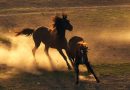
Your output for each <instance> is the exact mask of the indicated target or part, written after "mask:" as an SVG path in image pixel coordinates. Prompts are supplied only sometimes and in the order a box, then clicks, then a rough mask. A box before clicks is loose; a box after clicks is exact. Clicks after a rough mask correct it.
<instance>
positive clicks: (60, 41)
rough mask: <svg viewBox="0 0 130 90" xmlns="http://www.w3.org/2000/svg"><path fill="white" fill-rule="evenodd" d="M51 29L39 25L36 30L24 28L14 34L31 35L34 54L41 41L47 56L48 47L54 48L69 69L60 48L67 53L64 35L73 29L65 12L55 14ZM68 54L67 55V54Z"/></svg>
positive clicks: (69, 67)
mask: <svg viewBox="0 0 130 90" xmlns="http://www.w3.org/2000/svg"><path fill="white" fill-rule="evenodd" d="M52 26H53V29H49V28H47V27H44V26H42V27H39V28H37V29H36V30H33V29H30V28H25V29H23V30H22V31H21V32H17V34H16V36H19V35H26V36H29V35H32V36H33V40H34V44H35V46H34V48H33V49H32V53H33V55H34V56H35V52H36V50H37V49H38V47H39V46H40V44H41V42H42V43H43V44H45V49H44V51H45V53H46V54H47V56H48V57H49V53H48V50H49V48H55V49H57V50H58V52H59V53H60V54H61V55H62V57H63V58H64V60H65V61H66V64H67V66H68V69H71V66H70V65H69V63H68V61H67V57H66V56H65V54H64V53H63V51H62V49H64V50H65V52H66V54H67V55H68V45H67V40H66V37H65V31H66V30H69V31H72V30H73V26H72V25H71V24H70V21H69V20H68V18H67V15H66V14H62V17H60V16H57V15H56V16H55V17H54V18H53V25H52ZM68 56H69V55H68Z"/></svg>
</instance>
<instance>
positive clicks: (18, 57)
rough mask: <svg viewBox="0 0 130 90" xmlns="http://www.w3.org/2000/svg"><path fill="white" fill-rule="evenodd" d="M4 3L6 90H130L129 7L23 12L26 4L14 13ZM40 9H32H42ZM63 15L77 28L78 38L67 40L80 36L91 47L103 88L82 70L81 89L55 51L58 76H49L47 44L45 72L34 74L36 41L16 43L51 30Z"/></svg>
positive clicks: (0, 81)
mask: <svg viewBox="0 0 130 90" xmlns="http://www.w3.org/2000/svg"><path fill="white" fill-rule="evenodd" d="M13 1H14V2H15V4H17V3H18V2H17V1H16V0H13ZM24 1H26V2H27V0H24ZM43 1H44V0H41V2H43ZM48 1H50V0H48ZM75 1H76V0H75ZM106 1H108V0H106ZM127 1H128V0H127ZM3 3H6V0H2V1H0V5H2V6H1V7H0V90H130V72H129V71H130V53H129V52H130V31H129V29H130V26H129V25H130V6H129V5H117V6H114V5H113V6H92V7H91V6H89V7H80V5H79V7H62V8H58V7H56V8H52V7H51V8H46V7H42V4H41V6H39V7H28V5H25V6H24V7H22V1H21V4H19V5H18V6H13V7H12V6H8V4H9V5H11V4H10V3H9V2H8V3H6V4H7V5H6V6H5V8H4V5H3ZM11 3H13V2H11ZM23 3H24V2H23ZM35 3H37V1H34V2H30V3H29V5H31V4H32V5H34V6H37V5H38V4H35ZM70 3H71V2H70ZM76 3H77V2H76ZM52 4H53V3H52ZM81 4H82V3H81ZM66 5H67V6H68V4H66ZM66 5H65V6H66ZM48 6H49V5H48ZM72 6H73V5H72ZM62 12H65V13H67V14H68V19H69V20H70V22H71V23H72V24H73V27H74V30H73V31H72V32H68V31H67V32H66V38H67V40H69V39H70V38H71V37H72V36H75V35H76V36H81V37H83V38H84V39H85V41H87V42H88V43H89V48H90V50H89V53H88V56H89V60H90V62H91V63H92V65H93V68H94V70H95V72H96V74H97V76H98V77H99V79H100V81H101V82H100V83H96V82H95V79H94V78H93V77H90V76H87V73H86V72H85V71H84V70H85V69H84V67H81V68H80V69H81V70H83V71H82V72H81V73H80V84H79V85H75V84H74V80H75V79H74V78H75V74H74V71H73V70H72V71H68V70H67V67H66V66H65V64H62V63H64V61H62V59H63V58H62V57H61V56H60V55H59V54H58V53H57V52H56V51H55V50H53V49H51V50H50V52H51V53H50V54H51V56H52V57H53V62H55V66H57V67H56V68H57V70H56V71H53V70H48V67H47V66H46V65H48V62H46V61H47V60H48V59H47V57H46V56H45V55H44V54H43V48H44V45H43V44H42V45H41V47H40V49H39V50H38V52H37V55H36V58H37V61H38V63H40V64H39V67H40V69H39V68H32V67H33V64H32V61H33V57H32V53H31V49H32V48H33V41H32V38H31V37H29V38H28V39H25V38H26V37H24V36H21V37H17V38H16V37H14V35H15V32H17V31H20V30H22V29H23V28H27V27H30V28H34V29H36V28H38V27H39V26H47V27H49V25H50V22H51V19H50V18H51V17H52V16H54V15H56V13H57V14H60V15H61V13H62ZM42 46H43V47H42ZM5 48H6V49H5ZM59 59H60V60H61V61H58V60H59ZM41 67H42V69H41ZM43 68H44V69H43ZM33 69H35V70H34V71H35V72H33Z"/></svg>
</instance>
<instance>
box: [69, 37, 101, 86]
mask: <svg viewBox="0 0 130 90" xmlns="http://www.w3.org/2000/svg"><path fill="white" fill-rule="evenodd" d="M69 49H70V57H71V59H72V61H73V66H74V70H75V73H76V81H75V83H76V84H78V83H79V65H80V64H85V66H86V67H87V69H88V72H90V73H92V74H93V76H94V77H95V79H96V81H97V83H99V82H100V81H99V79H98V78H97V76H96V74H95V73H94V71H93V68H92V66H91V65H90V63H89V61H88V56H87V52H88V47H87V43H86V42H85V41H84V40H83V38H81V37H78V36H74V37H72V38H71V39H70V40H69Z"/></svg>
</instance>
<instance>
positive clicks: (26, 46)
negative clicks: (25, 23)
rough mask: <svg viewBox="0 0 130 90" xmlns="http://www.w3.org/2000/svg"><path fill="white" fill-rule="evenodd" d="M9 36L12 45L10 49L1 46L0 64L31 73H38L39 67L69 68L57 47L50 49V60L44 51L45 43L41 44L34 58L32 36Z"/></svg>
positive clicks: (48, 68)
mask: <svg viewBox="0 0 130 90" xmlns="http://www.w3.org/2000/svg"><path fill="white" fill-rule="evenodd" d="M6 36H7V35H6ZM8 38H9V39H10V40H11V43H12V47H11V48H10V49H8V48H5V47H2V46H1V47H0V64H6V65H8V66H11V67H14V68H16V69H18V70H21V71H26V72H31V73H36V72H37V71H38V70H37V69H39V68H40V69H43V70H49V71H50V70H61V71H64V70H67V65H66V62H65V61H64V59H63V58H62V56H61V55H60V54H59V53H58V51H57V50H56V49H52V48H50V49H49V54H50V57H51V60H50V59H49V58H48V56H47V55H46V54H45V52H44V44H41V46H40V47H39V48H38V50H37V51H36V56H35V58H34V57H33V55H32V48H33V47H34V43H33V39H32V36H30V37H26V36H18V37H15V36H13V35H10V36H8ZM68 61H69V60H68ZM52 66H53V67H52Z"/></svg>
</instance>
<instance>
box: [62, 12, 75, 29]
mask: <svg viewBox="0 0 130 90" xmlns="http://www.w3.org/2000/svg"><path fill="white" fill-rule="evenodd" d="M62 25H63V28H64V29H66V30H69V31H72V30H73V26H72V25H71V23H70V21H69V20H68V19H67V14H62Z"/></svg>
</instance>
